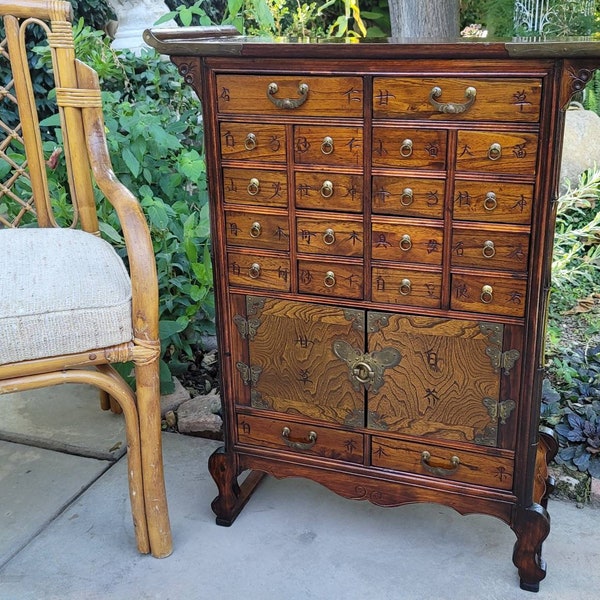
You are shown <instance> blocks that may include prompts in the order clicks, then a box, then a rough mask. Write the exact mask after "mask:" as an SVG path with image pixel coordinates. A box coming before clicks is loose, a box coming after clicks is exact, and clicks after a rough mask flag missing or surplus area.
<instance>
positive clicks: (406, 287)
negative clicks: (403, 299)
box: [400, 279, 412, 296]
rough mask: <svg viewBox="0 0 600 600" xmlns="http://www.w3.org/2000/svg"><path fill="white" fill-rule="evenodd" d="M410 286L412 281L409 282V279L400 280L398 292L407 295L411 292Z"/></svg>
mask: <svg viewBox="0 0 600 600" xmlns="http://www.w3.org/2000/svg"><path fill="white" fill-rule="evenodd" d="M411 287H412V283H411V281H410V279H403V280H402V281H401V282H400V293H401V294H402V295H403V296H408V295H409V294H410V292H411Z"/></svg>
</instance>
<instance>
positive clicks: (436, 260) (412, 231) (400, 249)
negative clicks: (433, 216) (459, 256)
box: [372, 219, 444, 265]
mask: <svg viewBox="0 0 600 600" xmlns="http://www.w3.org/2000/svg"><path fill="white" fill-rule="evenodd" d="M372 228H373V236H372V245H373V258H374V259H375V260H394V261H397V262H405V263H406V262H408V263H423V264H429V265H441V264H442V244H443V239H444V233H443V227H442V225H441V224H439V225H438V224H425V223H422V224H421V223H416V222H415V221H413V220H409V219H395V220H394V221H383V220H380V219H373V226H372Z"/></svg>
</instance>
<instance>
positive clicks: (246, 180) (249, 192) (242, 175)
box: [223, 168, 288, 207]
mask: <svg viewBox="0 0 600 600" xmlns="http://www.w3.org/2000/svg"><path fill="white" fill-rule="evenodd" d="M223 195H224V197H225V202H228V203H234V204H252V205H255V206H276V207H287V205H288V197H287V176H286V173H285V171H263V170H258V169H227V168H225V169H223Z"/></svg>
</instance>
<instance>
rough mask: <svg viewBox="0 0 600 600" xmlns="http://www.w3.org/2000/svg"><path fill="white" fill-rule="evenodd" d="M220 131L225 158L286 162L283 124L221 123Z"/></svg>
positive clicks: (222, 152)
mask: <svg viewBox="0 0 600 600" xmlns="http://www.w3.org/2000/svg"><path fill="white" fill-rule="evenodd" d="M219 131H220V140H221V156H222V157H223V158H224V159H230V160H257V161H264V162H274V163H285V127H284V126H283V125H262V124H256V123H221V126H220V129H219Z"/></svg>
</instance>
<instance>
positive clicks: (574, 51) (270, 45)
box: [144, 26, 600, 59]
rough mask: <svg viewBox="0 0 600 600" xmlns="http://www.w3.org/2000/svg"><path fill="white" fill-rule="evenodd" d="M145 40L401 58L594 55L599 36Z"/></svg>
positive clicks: (247, 50)
mask: <svg viewBox="0 0 600 600" xmlns="http://www.w3.org/2000/svg"><path fill="white" fill-rule="evenodd" d="M144 40H145V41H146V43H147V44H148V45H150V46H152V47H153V48H155V49H156V50H158V51H159V52H161V53H163V54H168V55H171V56H176V55H180V56H218V57H248V58H252V57H273V58H300V59H309V58H330V59H331V58H332V59H351V58H355V59H361V58H364V59H374V58H382V59H385V58H388V59H403V58H466V59H480V58H550V59H560V58H592V59H593V58H598V59H600V40H595V39H592V38H587V37H577V38H556V39H537V38H536V39H531V38H513V39H510V40H509V39H505V40H492V39H490V40H488V39H482V38H457V39H452V40H418V41H417V40H410V39H397V38H381V39H377V40H372V39H369V40H357V39H351V40H347V39H340V38H326V39H320V40H309V41H304V40H297V39H296V40H294V39H279V38H277V39H275V38H263V37H246V36H241V35H239V34H238V32H237V30H236V29H235V28H233V27H229V26H223V27H179V28H173V29H167V28H155V29H148V30H146V31H145V32H144Z"/></svg>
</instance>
